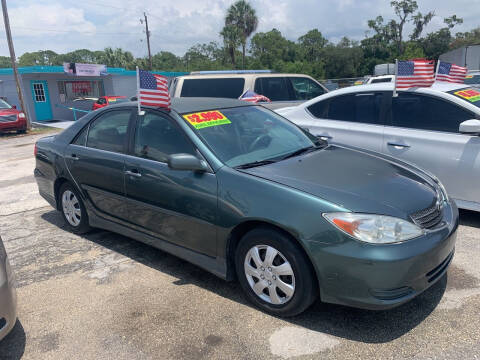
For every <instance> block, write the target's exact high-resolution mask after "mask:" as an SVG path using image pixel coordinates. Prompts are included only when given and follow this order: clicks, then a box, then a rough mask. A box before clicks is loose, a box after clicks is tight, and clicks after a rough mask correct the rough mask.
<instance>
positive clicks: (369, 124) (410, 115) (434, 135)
mask: <svg viewBox="0 0 480 360" xmlns="http://www.w3.org/2000/svg"><path fill="white" fill-rule="evenodd" d="M392 92H393V84H373V85H362V86H356V87H350V88H345V89H342V90H338V91H335V92H334V93H333V92H332V93H329V94H326V95H324V96H320V97H318V98H315V99H312V100H310V101H308V102H306V103H304V104H301V105H300V106H298V107H296V108H286V109H278V110H277V111H278V112H279V113H280V114H282V115H283V116H285V117H287V118H288V119H290V120H291V121H293V122H295V123H296V124H298V125H299V126H302V127H306V128H308V129H309V130H310V131H311V132H312V134H314V135H317V136H320V137H322V138H325V139H329V140H331V141H334V142H336V143H342V144H348V145H352V146H356V147H360V148H364V149H369V150H373V151H376V152H378V153H383V154H385V155H388V156H393V157H395V158H397V159H401V160H404V161H407V162H411V163H414V164H416V165H417V166H420V167H421V168H424V169H426V170H428V171H429V172H431V173H433V174H435V175H436V176H438V178H439V179H440V180H441V181H442V183H443V184H445V187H446V188H447V191H448V193H449V195H450V196H451V197H452V198H454V199H455V201H456V202H457V205H458V207H460V208H463V209H470V210H475V211H480V188H479V187H478V184H477V179H479V178H480V157H479V156H477V155H478V152H479V151H480V137H479V134H480V121H479V119H480V89H479V88H475V87H467V86H466V85H462V84H449V83H443V84H435V85H433V86H432V87H431V88H412V89H409V90H406V91H399V92H398V96H397V97H392Z"/></svg>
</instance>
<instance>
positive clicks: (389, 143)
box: [387, 142, 410, 149]
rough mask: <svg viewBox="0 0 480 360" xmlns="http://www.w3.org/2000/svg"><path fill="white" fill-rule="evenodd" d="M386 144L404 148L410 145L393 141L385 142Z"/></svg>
mask: <svg viewBox="0 0 480 360" xmlns="http://www.w3.org/2000/svg"><path fill="white" fill-rule="evenodd" d="M387 144H388V145H390V146H394V147H396V148H397V149H406V148H409V147H410V145H407V144H398V143H393V142H387Z"/></svg>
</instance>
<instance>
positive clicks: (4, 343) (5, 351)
mask: <svg viewBox="0 0 480 360" xmlns="http://www.w3.org/2000/svg"><path fill="white" fill-rule="evenodd" d="M25 340H26V336H25V331H24V330H23V326H22V323H21V322H20V320H17V322H16V323H15V326H14V327H13V329H12V331H11V332H10V334H8V335H7V336H5V337H4V338H3V340H1V341H0V359H9V360H17V359H21V358H22V356H23V353H24V351H25Z"/></svg>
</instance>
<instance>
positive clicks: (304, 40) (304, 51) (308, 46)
mask: <svg viewBox="0 0 480 360" xmlns="http://www.w3.org/2000/svg"><path fill="white" fill-rule="evenodd" d="M298 43H299V51H300V54H301V56H302V57H303V58H304V59H305V60H307V61H320V58H321V55H322V49H323V48H324V47H325V46H326V45H327V44H328V40H327V39H326V38H324V37H323V35H322V33H321V32H320V31H319V30H318V29H313V30H310V31H309V32H307V33H306V34H305V35H302V36H300V37H299V38H298Z"/></svg>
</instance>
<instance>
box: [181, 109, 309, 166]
mask: <svg viewBox="0 0 480 360" xmlns="http://www.w3.org/2000/svg"><path fill="white" fill-rule="evenodd" d="M182 117H183V119H184V120H185V121H187V123H188V124H190V126H191V127H192V128H193V129H194V131H195V132H196V133H197V134H198V136H199V137H200V138H201V139H202V140H203V141H204V142H205V143H206V144H207V145H208V146H209V147H210V149H211V150H212V151H213V152H214V153H215V154H216V155H217V156H218V158H219V159H220V160H221V161H223V162H224V163H225V164H227V165H228V166H231V167H237V166H245V165H248V164H252V166H256V165H262V164H264V163H268V162H273V161H278V160H281V159H282V158H285V157H288V156H289V155H292V154H295V153H298V152H302V151H303V150H307V149H311V148H315V145H317V144H316V143H315V140H316V138H315V137H313V136H312V135H309V134H307V133H305V132H303V131H302V130H301V129H299V128H298V127H297V126H295V125H293V124H292V123H290V122H288V121H287V120H285V119H284V118H282V117H281V116H279V115H277V114H276V113H274V112H272V111H270V110H267V109H265V108H263V107H260V106H242V107H236V108H228V109H219V110H210V111H204V112H200V113H189V114H182Z"/></svg>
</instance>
